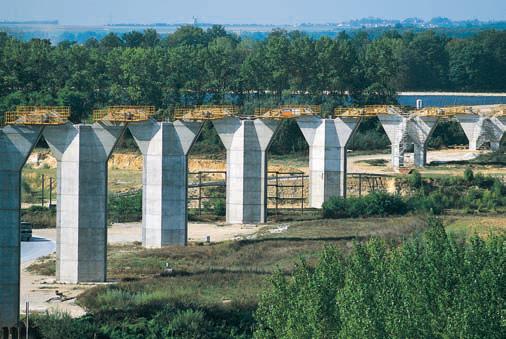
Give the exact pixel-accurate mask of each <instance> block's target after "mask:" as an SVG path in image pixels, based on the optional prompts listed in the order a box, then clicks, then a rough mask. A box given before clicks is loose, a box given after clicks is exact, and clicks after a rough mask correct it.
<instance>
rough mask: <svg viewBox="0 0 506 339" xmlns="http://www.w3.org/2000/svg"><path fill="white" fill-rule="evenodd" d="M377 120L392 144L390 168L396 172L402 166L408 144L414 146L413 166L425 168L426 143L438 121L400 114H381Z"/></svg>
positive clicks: (427, 117) (435, 118) (433, 118)
mask: <svg viewBox="0 0 506 339" xmlns="http://www.w3.org/2000/svg"><path fill="white" fill-rule="evenodd" d="M378 118H379V120H380V122H381V124H382V126H383V129H384V130H385V132H386V134H387V136H388V138H389V140H390V142H391V144H392V167H393V168H394V169H395V170H398V169H399V167H401V166H403V165H404V154H405V150H406V147H407V146H408V145H409V144H413V145H414V163H415V166H416V167H423V166H425V165H426V163H427V141H428V140H429V137H430V136H431V135H432V133H433V132H434V129H435V127H436V125H437V122H438V120H439V119H438V118H437V117H433V116H418V115H411V116H402V115H400V114H381V115H378Z"/></svg>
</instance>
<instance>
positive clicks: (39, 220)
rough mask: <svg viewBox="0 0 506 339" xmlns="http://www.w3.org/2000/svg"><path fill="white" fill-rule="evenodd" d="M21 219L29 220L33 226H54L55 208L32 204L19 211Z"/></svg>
mask: <svg viewBox="0 0 506 339" xmlns="http://www.w3.org/2000/svg"><path fill="white" fill-rule="evenodd" d="M21 220H22V221H25V222H29V223H30V224H32V226H33V228H51V227H56V209H55V208H48V207H42V206H37V205H34V206H31V207H30V208H28V209H25V210H22V211H21Z"/></svg>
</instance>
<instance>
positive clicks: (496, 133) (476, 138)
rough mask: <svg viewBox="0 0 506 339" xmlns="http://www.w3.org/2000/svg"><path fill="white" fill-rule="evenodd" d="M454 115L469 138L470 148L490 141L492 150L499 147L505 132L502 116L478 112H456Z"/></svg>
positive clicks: (475, 148)
mask: <svg viewBox="0 0 506 339" xmlns="http://www.w3.org/2000/svg"><path fill="white" fill-rule="evenodd" d="M455 117H456V119H457V121H458V122H459V123H460V126H462V129H463V130H464V133H465V134H466V136H467V139H468V140H469V149H470V150H472V151H475V150H477V149H479V148H480V147H481V146H482V145H483V144H484V143H486V142H488V143H490V148H491V149H492V150H493V151H495V150H498V149H499V145H500V142H501V139H502V136H503V134H504V132H505V127H504V126H505V120H504V119H505V118H504V117H489V116H484V115H479V114H457V115H456V116H455Z"/></svg>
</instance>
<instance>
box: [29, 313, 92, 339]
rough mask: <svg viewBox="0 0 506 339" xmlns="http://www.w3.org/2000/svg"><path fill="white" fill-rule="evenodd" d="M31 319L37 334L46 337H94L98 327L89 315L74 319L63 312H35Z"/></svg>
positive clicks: (73, 338)
mask: <svg viewBox="0 0 506 339" xmlns="http://www.w3.org/2000/svg"><path fill="white" fill-rule="evenodd" d="M30 321H31V322H32V326H33V327H34V329H35V331H36V333H37V335H36V336H35V337H39V338H45V339H61V338H67V339H82V338H94V337H95V335H96V334H97V333H98V328H97V327H96V326H95V325H93V323H92V322H91V321H89V319H88V318H87V317H84V318H79V319H73V318H72V317H71V316H70V315H68V314H67V313H63V312H56V313H45V314H34V315H32V316H31V318H30Z"/></svg>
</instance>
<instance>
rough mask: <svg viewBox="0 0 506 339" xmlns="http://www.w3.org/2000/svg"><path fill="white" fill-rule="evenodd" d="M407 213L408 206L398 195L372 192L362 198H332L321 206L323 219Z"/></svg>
mask: <svg viewBox="0 0 506 339" xmlns="http://www.w3.org/2000/svg"><path fill="white" fill-rule="evenodd" d="M407 212H408V205H407V204H406V202H405V201H404V200H403V199H402V197H401V196H399V195H396V194H395V195H393V194H389V193H387V192H382V191H379V192H373V193H370V194H368V195H366V196H364V197H350V198H347V199H345V198H342V197H332V198H330V199H329V200H327V201H326V202H325V203H324V204H323V217H324V218H333V219H337V218H357V217H373V216H387V215H401V214H405V213H407Z"/></svg>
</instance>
